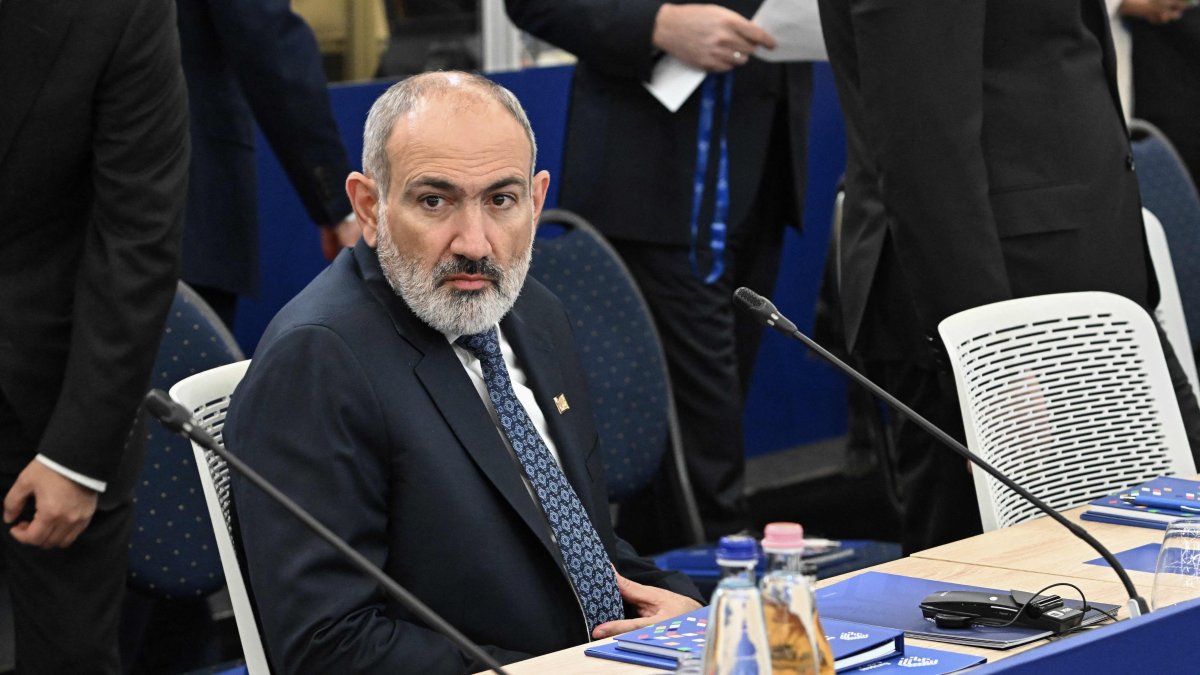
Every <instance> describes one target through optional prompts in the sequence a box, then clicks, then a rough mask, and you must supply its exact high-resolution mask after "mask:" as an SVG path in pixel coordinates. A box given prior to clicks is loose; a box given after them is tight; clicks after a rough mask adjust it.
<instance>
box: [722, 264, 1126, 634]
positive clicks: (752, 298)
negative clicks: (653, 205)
mask: <svg viewBox="0 0 1200 675" xmlns="http://www.w3.org/2000/svg"><path fill="white" fill-rule="evenodd" d="M733 298H734V301H735V302H736V303H737V304H738V305H740V306H741V307H742V308H743V309H745V310H746V311H748V312H750V313H751V314H753V315H754V317H755V318H757V319H758V320H759V321H760V322H761V323H763V324H765V325H767V326H770V327H771V328H774V329H775V330H777V331H779V332H780V333H783V334H784V335H787V336H789V337H792V338H795V339H797V340H799V341H800V342H803V343H804V344H805V346H807V347H808V348H809V349H811V350H813V351H814V352H816V353H817V354H820V355H821V358H823V359H825V360H826V361H829V362H830V363H832V364H833V365H834V366H836V367H837V368H838V370H840V371H842V372H843V373H845V374H846V375H848V376H850V377H851V378H852V379H853V380H854V381H856V382H858V383H859V384H861V385H862V386H864V387H866V388H867V389H868V390H870V391H871V393H873V394H875V395H876V396H878V397H879V398H881V399H883V400H884V401H886V402H887V404H888V405H890V406H892V408H893V409H895V410H896V411H898V412H901V413H903V414H904V415H905V416H907V417H908V418H909V419H911V420H912V421H914V422H916V423H917V425H918V426H920V427H921V428H922V429H924V430H925V431H927V432H929V433H930V434H931V435H932V436H933V437H934V438H936V439H938V440H939V441H941V442H942V443H943V444H944V445H945V446H946V447H948V448H950V449H951V450H953V451H954V452H956V453H958V454H959V455H961V456H962V457H964V458H965V459H966V460H967V461H969V462H971V463H972V464H974V465H975V466H978V467H979V468H981V469H983V470H984V471H986V472H987V473H988V475H990V476H992V477H993V478H995V479H996V480H998V481H1000V482H1001V483H1003V484H1004V486H1005V487H1007V488H1008V489H1009V490H1012V491H1013V492H1015V493H1017V494H1018V495H1020V496H1021V498H1022V499H1025V500H1027V501H1028V502H1029V503H1031V504H1033V505H1034V506H1036V507H1037V508H1038V509H1040V510H1041V511H1042V512H1043V513H1045V514H1046V515H1048V516H1050V517H1051V518H1053V519H1054V520H1055V521H1057V522H1058V523H1059V524H1061V525H1062V526H1063V527H1065V528H1067V529H1068V530H1070V531H1071V534H1073V535H1075V536H1076V537H1079V538H1080V539H1082V540H1083V541H1085V542H1086V543H1087V544H1088V545H1089V546H1091V547H1092V548H1093V549H1095V550H1096V552H1097V553H1099V554H1100V556H1101V557H1103V558H1104V560H1105V562H1107V563H1108V564H1109V566H1111V567H1112V568H1113V571H1115V572H1116V573H1117V576H1118V577H1120V579H1121V584H1122V585H1123V586H1124V587H1125V592H1126V593H1128V594H1129V602H1128V605H1127V607H1128V609H1129V615H1130V616H1141V615H1142V614H1148V613H1149V612H1150V607H1149V605H1147V604H1146V600H1145V599H1144V598H1142V596H1140V595H1138V593H1137V589H1136V588H1134V586H1133V582H1132V581H1130V579H1129V573H1128V572H1126V571H1125V568H1124V567H1123V566H1122V565H1121V563H1120V562H1119V561H1118V560H1117V559H1116V557H1115V556H1113V554H1112V553H1110V552H1109V550H1108V549H1107V548H1105V547H1104V545H1103V544H1101V543H1100V542H1099V541H1097V540H1096V538H1095V537H1093V536H1092V535H1091V534H1089V533H1088V531H1087V530H1085V529H1083V528H1082V527H1080V526H1079V525H1076V524H1075V523H1073V522H1071V521H1070V520H1067V518H1066V517H1065V516H1063V515H1062V514H1061V513H1059V512H1058V511H1055V510H1054V509H1052V508H1050V506H1049V505H1048V504H1046V503H1045V502H1043V501H1042V500H1040V499H1038V498H1037V497H1035V496H1033V494H1032V493H1030V492H1029V491H1028V490H1026V489H1025V488H1023V487H1021V486H1020V485H1017V484H1016V483H1015V482H1013V480H1012V479H1011V478H1009V477H1008V476H1005V475H1004V474H1003V473H1001V472H1000V470H999V469H997V468H996V467H994V466H992V465H991V464H989V463H988V462H986V461H984V459H983V458H982V457H980V456H979V455H976V454H975V453H973V452H971V451H970V450H968V449H967V448H966V446H964V445H963V444H962V443H959V442H958V441H957V440H956V439H955V438H954V437H953V436H951V435H950V434H948V433H946V432H945V431H942V430H941V429H940V428H938V427H937V426H936V425H934V423H933V422H930V421H929V420H927V419H925V418H924V417H922V416H921V415H919V414H917V412H916V411H915V410H913V409H912V408H910V407H908V406H907V405H905V404H904V403H902V402H901V401H900V400H899V399H897V398H896V397H895V396H892V395H891V394H889V393H888V392H887V391H885V390H884V389H883V387H880V386H879V385H877V384H875V383H874V382H872V381H871V380H869V379H867V376H866V375H863V374H862V373H860V372H858V371H857V370H855V369H854V368H852V367H851V366H849V365H848V364H846V363H845V362H844V361H842V360H841V359H839V358H838V357H836V356H834V355H833V354H831V353H830V352H829V351H828V350H827V349H825V348H824V347H822V346H821V345H819V344H817V343H816V342H814V341H813V340H812V339H811V338H809V337H808V336H807V335H805V334H804V333H801V332H800V331H799V330H798V329H797V328H796V324H794V323H792V322H791V321H788V320H787V318H786V317H784V316H783V315H782V314H780V313H779V310H778V309H776V308H775V305H774V304H772V303H771V301H770V300H767V299H766V298H764V297H763V296H761V295H759V294H758V293H755V292H754V291H752V290H750V289H749V288H746V287H745V286H743V287H741V288H739V289H737V290H736V291H734V293H733Z"/></svg>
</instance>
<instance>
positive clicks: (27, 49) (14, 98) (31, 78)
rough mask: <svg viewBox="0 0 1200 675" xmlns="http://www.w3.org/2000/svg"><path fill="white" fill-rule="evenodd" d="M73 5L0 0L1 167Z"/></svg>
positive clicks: (64, 31) (68, 23)
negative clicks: (1, 64)
mask: <svg viewBox="0 0 1200 675" xmlns="http://www.w3.org/2000/svg"><path fill="white" fill-rule="evenodd" d="M77 7H78V3H76V2H55V1H53V0H0V63H3V64H4V67H3V68H0V92H3V95H2V96H0V99H2V100H3V101H4V102H3V103H0V164H3V163H4V158H5V156H6V155H7V154H8V150H9V147H10V146H11V145H12V142H13V139H14V138H15V137H16V135H17V132H18V131H19V130H20V127H21V121H22V120H24V119H25V116H26V115H27V114H28V113H29V109H30V107H32V105H33V102H34V101H35V100H37V96H38V94H39V93H40V92H41V90H42V87H43V86H44V85H45V83H46V80H47V76H48V74H49V71H50V68H51V67H52V66H53V65H54V62H55V60H56V59H57V58H58V56H59V45H60V44H61V43H62V41H63V38H64V37H66V35H67V31H68V30H69V29H70V26H71V19H72V17H73V16H74V14H75V11H76V8H77Z"/></svg>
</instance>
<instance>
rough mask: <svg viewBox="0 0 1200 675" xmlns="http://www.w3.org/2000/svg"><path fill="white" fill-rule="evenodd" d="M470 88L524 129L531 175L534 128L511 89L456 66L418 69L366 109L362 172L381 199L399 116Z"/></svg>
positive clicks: (534, 161) (389, 174) (388, 176)
mask: <svg viewBox="0 0 1200 675" xmlns="http://www.w3.org/2000/svg"><path fill="white" fill-rule="evenodd" d="M471 90H474V91H476V92H478V93H481V94H483V95H484V96H485V97H488V98H491V99H492V100H493V101H495V102H497V103H499V104H500V105H501V106H503V107H504V109H505V110H507V111H508V112H509V114H511V115H512V116H513V119H515V120H517V123H518V124H520V125H521V128H522V129H524V130H525V136H526V138H528V139H529V148H530V160H529V167H530V169H529V170H530V172H531V173H530V175H532V172H533V170H534V167H536V166H537V141H535V140H534V138H533V128H532V127H530V126H529V118H528V117H526V115H525V109H524V108H522V107H521V102H520V101H518V100H517V97H516V96H514V95H513V93H512V92H511V91H509V90H507V89H505V88H504V87H502V86H500V85H498V84H496V83H495V82H493V81H491V80H489V79H487V78H486V77H483V76H482V75H475V74H473V73H465V72H462V71H456V70H452V71H445V72H441V71H439V72H430V73H421V74H420V75H413V76H412V77H409V78H406V79H404V80H401V81H400V82H397V83H396V84H393V85H392V86H391V87H389V88H388V90H387V91H385V92H383V95H382V96H380V97H379V98H378V99H377V100H376V101H375V103H374V104H373V105H372V106H371V111H370V112H369V113H367V124H366V127H365V128H364V129H363V155H362V164H363V173H365V174H366V175H367V176H368V177H370V178H372V179H373V180H374V181H375V185H376V188H377V189H378V191H379V200H380V202H384V201H386V200H387V189H388V185H389V183H390V181H391V179H392V165H391V162H390V161H389V159H388V154H387V142H388V138H390V137H391V135H392V129H393V128H394V127H395V126H396V121H397V120H398V119H400V116H401V115H404V114H406V113H408V112H409V111H411V110H413V109H414V108H416V107H417V106H418V105H419V104H421V103H422V102H424V101H425V100H427V99H429V98H431V97H433V96H436V95H443V94H449V93H452V92H455V91H471Z"/></svg>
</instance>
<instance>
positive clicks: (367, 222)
mask: <svg viewBox="0 0 1200 675" xmlns="http://www.w3.org/2000/svg"><path fill="white" fill-rule="evenodd" d="M346 195H347V196H349V197H350V206H352V207H354V216H355V217H356V218H358V223H359V225H361V226H362V236H363V240H364V241H366V242H367V246H370V247H371V248H375V244H376V242H377V241H378V234H379V229H378V228H379V220H378V218H377V216H378V215H379V193H378V192H377V191H376V189H375V181H374V180H372V179H370V178H367V177H366V176H365V175H363V174H361V173H359V172H357V171H352V172H351V173H350V175H349V176H347V177H346Z"/></svg>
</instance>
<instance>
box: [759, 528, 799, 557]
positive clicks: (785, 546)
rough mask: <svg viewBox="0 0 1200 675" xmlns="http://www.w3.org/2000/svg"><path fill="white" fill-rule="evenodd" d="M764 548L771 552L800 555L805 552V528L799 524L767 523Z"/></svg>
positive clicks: (764, 531) (763, 542)
mask: <svg viewBox="0 0 1200 675" xmlns="http://www.w3.org/2000/svg"><path fill="white" fill-rule="evenodd" d="M762 547H763V550H764V551H770V552H779V553H799V552H801V551H803V550H804V528H803V527H800V524H799V523H767V526H766V528H764V529H763V540H762Z"/></svg>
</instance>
